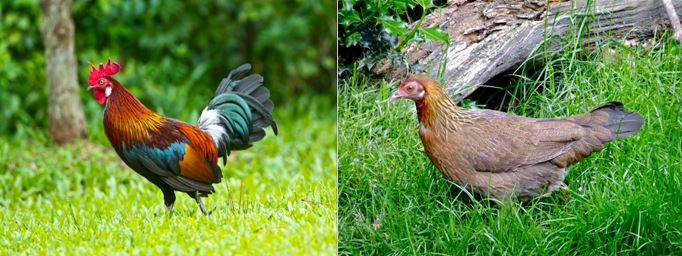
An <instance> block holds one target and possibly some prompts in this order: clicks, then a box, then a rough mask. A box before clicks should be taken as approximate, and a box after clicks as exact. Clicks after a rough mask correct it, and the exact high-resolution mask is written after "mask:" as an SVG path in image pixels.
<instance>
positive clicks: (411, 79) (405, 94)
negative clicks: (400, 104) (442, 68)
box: [388, 75, 438, 103]
mask: <svg viewBox="0 0 682 256" xmlns="http://www.w3.org/2000/svg"><path fill="white" fill-rule="evenodd" d="M437 84H438V83H437V82H436V81H434V80H433V79H431V78H428V77H426V76H422V75H410V76H408V77H407V78H405V79H404V80H403V81H401V82H400V86H398V89H397V90H396V91H395V92H394V93H393V95H392V96H391V98H390V99H388V102H389V103H392V102H394V101H395V100H397V99H411V100H413V101H415V102H418V101H421V100H423V99H424V97H426V94H428V89H427V87H429V86H431V85H436V86H437Z"/></svg>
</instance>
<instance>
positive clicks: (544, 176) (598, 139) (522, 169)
mask: <svg viewBox="0 0 682 256" xmlns="http://www.w3.org/2000/svg"><path fill="white" fill-rule="evenodd" d="M399 98H407V99H411V100H413V101H414V102H415V103H416V106H417V114H418V119H419V137H420V138H421V140H422V143H423V144H424V149H425V150H426V152H427V154H428V156H429V158H430V159H431V161H432V162H433V163H434V164H435V165H436V167H438V169H439V170H440V171H441V172H442V173H443V175H445V176H446V177H447V178H449V179H451V180H452V181H454V182H456V183H458V184H460V185H462V186H465V187H467V188H468V189H471V190H473V191H474V192H476V193H479V194H482V195H484V196H488V197H491V198H494V199H498V200H500V199H503V198H514V197H516V198H519V199H521V200H524V201H525V200H528V199H531V198H533V197H537V196H542V195H548V194H550V193H551V192H553V191H555V190H556V189H557V188H560V187H562V185H563V180H564V178H565V177H566V173H567V170H566V167H568V166H569V165H570V164H572V163H574V162H577V161H579V160H581V159H583V158H585V157H586V156H588V155H589V154H591V153H592V152H595V151H599V150H601V149H602V148H603V147H604V144H606V143H608V142H609V141H611V140H613V139H617V138H621V137H625V136H628V135H631V134H633V133H635V132H637V131H638V130H639V129H640V128H641V126H642V123H643V120H642V116H641V115H639V114H638V113H636V112H629V111H625V110H624V109H623V104H621V103H619V102H609V103H606V104H604V105H602V106H600V107H598V108H595V109H594V110H592V111H590V112H587V113H585V114H581V115H573V116H569V117H566V118H561V119H534V118H527V117H522V116H516V115H513V114H509V113H504V112H499V111H493V110H468V109H462V108H460V107H458V106H457V105H456V104H455V103H454V102H453V101H452V100H451V99H450V97H448V95H447V94H446V93H445V90H443V88H442V87H441V86H440V85H439V84H438V83H437V82H436V81H434V80H433V79H430V78H428V77H425V76H420V75H412V76H409V77H408V78H406V79H405V80H403V81H402V82H401V83H400V87H399V88H398V90H396V92H395V93H394V94H393V96H391V99H390V102H393V101H394V100H396V99H399Z"/></svg>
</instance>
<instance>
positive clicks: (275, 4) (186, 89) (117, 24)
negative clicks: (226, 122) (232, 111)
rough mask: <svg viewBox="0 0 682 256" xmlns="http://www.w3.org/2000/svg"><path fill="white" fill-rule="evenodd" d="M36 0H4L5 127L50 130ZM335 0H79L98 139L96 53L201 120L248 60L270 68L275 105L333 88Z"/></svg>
mask: <svg viewBox="0 0 682 256" xmlns="http://www.w3.org/2000/svg"><path fill="white" fill-rule="evenodd" d="M38 2H39V1H37V0H19V1H2V3H0V17H1V20H2V22H1V23H0V38H2V40H0V64H1V65H0V66H1V67H2V68H0V102H2V103H3V107H2V108H0V120H2V122H0V136H9V137H13V138H17V137H19V138H24V137H27V136H28V137H36V136H41V137H42V136H43V135H44V134H46V133H45V131H46V130H47V127H48V110H47V85H46V78H45V59H44V48H43V43H42V38H41V35H40V22H41V17H40V10H39V6H38V4H39V3H38ZM335 8H336V2H335V1H332V0H324V1H304V0H299V1H273V0H266V1H236V2H228V1H158V0H150V1H116V0H114V1H111V0H95V1H74V2H73V6H72V17H73V20H74V22H75V26H76V35H75V48H76V59H77V61H78V79H79V87H80V88H81V96H82V102H83V104H84V111H85V117H86V120H87V122H88V127H89V128H88V130H89V133H90V136H91V139H93V140H97V141H101V142H103V143H105V141H104V140H105V139H104V137H103V133H102V132H101V113H102V106H100V105H98V104H97V103H96V102H95V101H94V100H93V99H92V95H91V93H88V92H87V91H86V86H87V85H86V78H87V75H88V70H89V65H90V63H94V64H98V63H100V62H106V60H107V58H111V59H112V60H115V61H118V62H120V63H121V64H122V66H123V69H122V72H121V73H120V74H119V75H117V76H116V79H118V80H119V81H120V82H121V83H122V84H123V85H125V86H126V87H127V88H128V89H129V90H130V91H132V93H133V94H134V95H135V96H137V97H138V98H139V99H140V100H141V101H142V102H143V103H145V104H146V105H147V106H148V107H149V108H151V109H152V110H155V111H158V112H160V113H161V114H163V115H166V116H170V117H173V118H177V119H180V120H185V121H189V122H191V123H195V122H196V120H197V119H198V115H199V113H200V111H201V110H202V109H203V107H204V106H205V104H206V103H207V102H208V100H209V99H210V97H211V96H212V93H213V91H214V90H215V88H216V87H217V85H218V83H219V81H220V79H221V78H222V77H225V76H226V75H227V73H228V72H229V71H230V70H232V69H233V68H236V67H237V66H239V65H241V64H243V63H251V64H252V65H253V71H255V72H258V73H261V74H262V75H263V76H264V77H265V85H266V86H267V87H268V88H269V89H270V91H271V92H272V97H273V99H274V101H275V104H276V105H275V106H282V104H287V103H288V102H291V101H296V100H297V99H298V98H300V97H312V98H317V97H321V98H323V99H322V100H323V101H328V102H329V104H325V105H326V106H330V107H333V106H334V105H335V104H334V103H335V101H336V100H335V93H336V86H335V85H336V82H335V80H336V77H335V76H336V43H335V42H336V26H337V25H336V18H335V16H336V9H335Z"/></svg>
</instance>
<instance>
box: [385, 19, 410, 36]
mask: <svg viewBox="0 0 682 256" xmlns="http://www.w3.org/2000/svg"><path fill="white" fill-rule="evenodd" d="M380 23H381V25H383V26H384V29H386V31H388V33H390V34H392V35H396V36H402V35H405V34H406V33H407V32H408V31H409V30H408V29H407V23H406V22H404V21H398V20H394V19H393V17H383V18H382V19H381V20H380Z"/></svg>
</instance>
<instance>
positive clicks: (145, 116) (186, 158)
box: [88, 60, 277, 215]
mask: <svg viewBox="0 0 682 256" xmlns="http://www.w3.org/2000/svg"><path fill="white" fill-rule="evenodd" d="M120 69H121V66H120V65H119V64H118V63H116V62H111V60H109V61H107V63H106V65H102V64H100V65H99V68H96V67H95V66H94V65H93V66H92V69H91V70H90V75H89V76H88V90H93V95H94V97H95V100H97V102H98V103H99V104H103V105H104V131H105V134H106V136H107V138H108V139H109V142H111V145H112V146H113V147H114V149H115V150H116V153H117V154H118V155H119V157H121V159H122V160H123V162H125V163H126V164H127V165H128V166H129V167H130V168H132V169H133V170H134V171H135V172H137V173H138V174H140V175H142V176H143V177H145V178H146V179H147V180H149V181H150V182H151V183H153V184H154V185H156V186H157V187H158V188H159V189H161V192H163V199H164V204H165V205H166V207H167V208H168V210H172V209H173V203H175V191H180V192H185V193H187V195H189V196H190V197H191V198H193V199H195V200H196V202H197V204H198V205H199V208H201V212H202V213H203V214H205V215H209V214H210V212H208V211H206V208H205V207H204V204H203V202H202V201H201V197H207V196H208V195H209V194H211V193H213V192H214V191H215V189H214V188H213V185H212V184H214V183H219V182H220V180H221V178H222V176H223V175H222V172H221V170H220V167H218V158H219V157H222V158H223V165H224V164H225V162H226V160H227V155H229V154H230V152H231V151H232V150H243V149H247V148H249V147H251V145H252V143H254V142H257V141H259V140H261V139H263V137H264V136H265V128H267V127H268V126H270V127H271V128H272V130H273V132H274V133H275V135H276V134H277V125H276V124H275V121H274V120H273V117H272V114H271V113H272V108H273V104H272V101H271V100H270V98H269V97H270V92H269V91H268V89H267V88H265V87H264V86H262V84H263V77H262V76H260V75H258V74H252V75H249V76H247V77H245V78H242V79H241V80H238V78H239V77H240V76H241V75H242V74H244V73H246V72H248V71H249V70H250V69H251V66H250V65H249V64H245V65H242V66H240V67H238V68H237V69H235V70H233V71H232V72H230V74H229V75H228V76H227V77H226V78H224V79H223V80H222V81H221V82H220V85H219V86H218V89H217V90H216V92H215V96H214V97H213V99H211V100H210V101H209V102H208V106H206V108H204V110H203V112H202V113H201V116H200V117H199V124H198V125H197V126H193V125H191V124H188V123H185V122H182V121H179V120H175V119H171V118H167V117H163V116H161V115H159V114H157V113H155V112H153V111H151V110H149V109H148V108H147V107H145V106H144V105H143V104H142V103H141V102H140V101H139V100H138V99H137V98H135V96H133V95H132V94H131V93H130V92H129V91H128V90H127V89H126V88H125V87H123V85H121V83H119V82H118V81H116V79H114V78H113V77H112V76H113V75H115V74H116V73H118V72H119V71H120Z"/></svg>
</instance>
